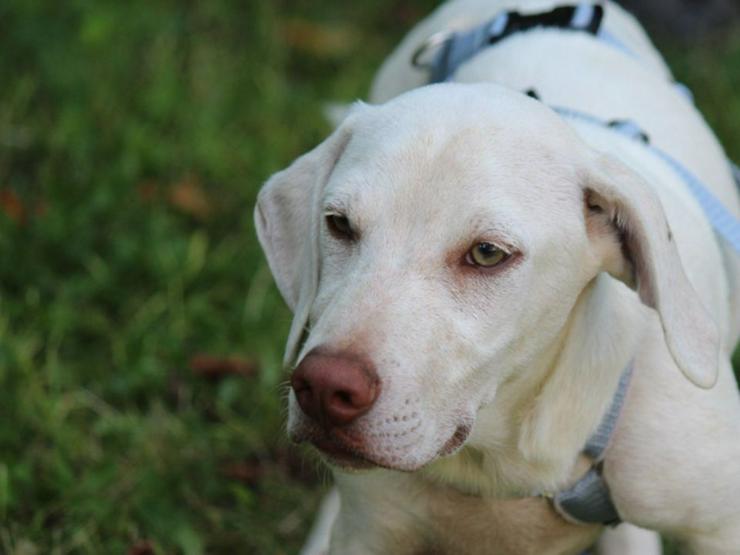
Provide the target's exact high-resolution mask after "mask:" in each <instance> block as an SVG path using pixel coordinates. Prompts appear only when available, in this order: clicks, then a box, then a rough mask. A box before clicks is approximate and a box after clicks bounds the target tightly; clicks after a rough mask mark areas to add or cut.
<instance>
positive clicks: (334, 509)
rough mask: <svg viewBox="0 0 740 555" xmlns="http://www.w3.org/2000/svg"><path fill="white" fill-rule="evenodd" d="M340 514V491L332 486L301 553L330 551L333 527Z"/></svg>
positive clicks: (307, 554)
mask: <svg viewBox="0 0 740 555" xmlns="http://www.w3.org/2000/svg"><path fill="white" fill-rule="evenodd" d="M338 514H339V492H338V491H337V488H332V489H331V491H329V493H327V494H326V497H324V500H323V501H322V502H321V506H320V507H319V515H318V516H317V517H316V521H315V522H314V524H313V528H311V533H310V534H309V535H308V539H307V540H306V545H304V546H303V549H301V552H300V555H326V554H327V553H329V538H330V537H331V527H332V525H333V524H334V521H335V520H336V519H337V515H338Z"/></svg>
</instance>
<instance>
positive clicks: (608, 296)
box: [423, 274, 648, 497]
mask: <svg viewBox="0 0 740 555" xmlns="http://www.w3.org/2000/svg"><path fill="white" fill-rule="evenodd" d="M647 310H648V309H646V308H645V307H644V306H643V305H642V304H641V303H640V301H639V300H638V299H637V297H636V295H635V294H634V292H633V291H631V290H629V289H627V288H626V287H625V286H623V285H622V284H619V283H618V282H616V281H615V280H613V279H611V278H609V277H608V276H606V275H604V274H602V275H600V276H598V277H597V278H595V279H594V281H593V282H592V283H591V284H589V286H588V287H587V288H586V289H585V290H584V291H583V293H582V294H581V296H580V297H579V299H578V301H577V303H576V305H575V307H574V309H573V311H572V313H571V316H570V318H569V321H568V324H567V325H566V326H565V327H564V329H563V330H562V333H561V334H560V336H559V337H558V338H557V340H556V341H554V342H553V343H552V344H551V345H550V346H549V347H548V348H547V349H546V351H545V352H543V353H542V354H541V356H540V357H539V359H538V361H535V363H534V364H531V365H529V366H528V367H527V368H526V369H522V371H521V376H522V377H520V378H519V379H514V380H510V381H509V382H507V383H504V384H502V385H501V386H500V387H499V390H498V392H497V394H496V399H495V401H494V402H492V403H490V404H489V405H488V406H485V407H483V408H482V409H481V410H480V411H479V414H478V420H477V423H476V427H475V429H474V432H473V435H472V437H471V440H470V441H469V442H468V444H467V446H466V447H464V448H463V449H462V450H461V451H460V452H458V453H457V454H455V455H454V456H451V457H446V458H443V459H439V460H438V461H436V462H435V463H433V464H432V465H430V466H429V467H427V468H426V469H425V470H424V472H423V476H424V479H429V480H433V481H437V482H441V483H443V484H446V485H449V486H452V487H453V488H455V489H458V490H460V491H462V492H465V493H468V494H474V495H484V496H493V497H522V496H527V495H533V494H537V493H548V492H554V491H558V490H560V489H562V488H563V487H564V486H566V485H569V484H570V483H572V482H573V481H574V478H576V477H577V475H578V471H579V470H581V469H580V467H578V466H577V464H578V461H579V459H580V458H581V457H580V455H581V451H582V449H583V446H584V445H585V443H586V441H587V440H588V438H589V436H590V435H591V434H592V433H593V431H594V430H595V428H596V427H597V426H598V425H599V422H600V421H601V418H602V417H603V415H604V413H605V412H606V411H607V409H608V407H609V406H610V404H611V401H612V399H613V397H614V394H615V392H616V390H617V387H618V385H617V384H618V382H619V378H620V376H621V374H622V371H623V370H624V368H625V367H626V366H627V364H628V363H629V361H630V360H631V359H632V358H633V356H634V353H635V351H636V349H637V345H638V343H639V338H640V335H641V330H642V329H643V324H644V322H645V321H646V316H647V313H646V311H647Z"/></svg>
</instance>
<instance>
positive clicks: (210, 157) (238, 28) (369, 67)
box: [0, 0, 740, 555]
mask: <svg viewBox="0 0 740 555" xmlns="http://www.w3.org/2000/svg"><path fill="white" fill-rule="evenodd" d="M434 4H435V2H432V1H431V0H426V1H422V0H382V1H379V2H373V3H348V2H340V1H339V0H331V1H328V2H323V3H322V7H321V8H319V9H317V7H316V6H315V3H314V2H308V1H307V0H301V1H292V2H290V4H289V3H288V2H287V0H282V1H276V2H256V1H255V2H246V3H245V2H237V1H231V2H228V1H216V2H200V3H195V2H172V1H165V0H155V1H146V2H145V1H143V0H131V1H129V2H112V1H105V2H85V1H82V0H74V1H70V2H64V3H62V2H51V1H46V2H45V1H41V0H34V1H28V0H5V1H4V2H2V3H0V52H2V55H1V56H0V83H2V84H3V85H2V87H0V553H8V554H18V555H20V554H21V553H24V554H25V553H34V552H35V553H39V554H41V553H53V554H60V555H61V554H66V553H89V554H98V553H126V552H127V551H128V550H129V549H130V548H131V547H132V546H133V545H134V544H136V543H137V542H141V541H143V540H148V541H149V542H150V546H151V549H152V550H153V552H155V553H184V554H186V555H195V554H198V553H206V552H207V553H261V554H262V553H264V554H273V553H274V554H279V553H292V552H294V551H295V550H296V549H297V547H298V546H299V545H300V543H301V540H302V539H303V537H304V535H305V533H306V528H307V526H308V523H309V522H310V519H311V516H312V513H313V511H314V509H315V506H316V503H317V500H318V498H319V495H320V492H321V491H322V489H323V485H322V484H324V483H325V482H326V478H325V474H324V472H323V471H321V470H318V466H317V464H316V462H315V461H314V460H313V459H312V458H311V457H310V456H306V455H305V454H304V453H303V452H302V451H299V452H296V451H295V450H294V449H293V448H292V447H291V446H290V445H289V444H288V442H287V441H286V440H285V439H284V432H283V418H284V414H283V411H284V407H283V402H282V399H283V397H284V393H285V389H284V381H285V376H284V374H283V373H282V371H281V367H280V359H281V349H282V344H283V340H284V337H285V335H286V332H287V327H288V324H289V320H290V315H289V313H288V311H287V309H286V308H285V307H284V305H283V304H282V301H281V300H280V298H279V296H278V294H277V292H276V290H275V288H274V286H273V285H272V280H271V277H270V275H269V272H268V270H267V267H266V264H265V262H264V259H263V257H262V255H261V253H260V250H259V247H258V245H257V242H256V239H255V236H254V230H253V227H252V220H251V211H252V207H253V203H254V198H255V195H256V192H257V190H258V188H259V186H260V185H261V183H262V182H263V181H264V179H265V178H266V177H267V176H269V175H270V174H271V173H272V172H274V171H276V170H278V169H280V168H281V167H283V166H285V165H286V164H287V163H289V162H290V161H291V160H292V159H293V158H294V157H296V156H297V155H299V154H300V153H302V152H304V151H305V150H307V149H308V148H310V147H311V146H313V145H314V144H316V143H317V142H318V141H319V140H320V139H321V138H322V137H323V136H324V135H325V134H326V132H327V131H328V127H327V125H326V123H325V122H324V121H323V119H322V116H321V109H322V103H323V102H324V101H326V100H328V99H329V100H331V99H334V100H351V99H354V98H361V97H363V96H364V95H365V92H366V91H367V87H368V85H369V82H370V78H371V76H372V73H373V71H374V69H375V68H376V67H377V65H378V64H379V63H380V61H381V60H382V59H383V57H384V55H386V54H387V53H388V52H389V50H390V48H391V47H392V46H393V45H394V44H395V43H396V42H397V41H398V40H399V38H400V37H401V36H402V34H403V32H404V31H405V30H407V29H408V28H410V26H411V25H412V23H413V22H414V21H416V20H417V19H418V18H419V17H421V16H422V15H423V14H425V13H427V12H428V11H429V10H430V9H431V8H432V7H433V5H434ZM671 52H672V59H673V61H674V62H675V67H676V69H677V71H678V74H679V76H680V77H681V78H682V79H684V80H685V81H687V82H688V83H689V85H691V86H692V88H693V89H694V91H695V92H696V93H697V99H698V102H699V104H700V106H701V107H702V108H703V109H704V110H705V112H706V113H707V116H708V118H709V120H710V122H711V123H712V124H713V125H714V126H715V128H716V129H717V131H718V133H719V134H720V135H721V137H722V139H723V140H724V142H725V144H726V145H727V147H728V149H729V151H730V153H732V154H733V155H734V156H735V157H736V158H740V94H739V93H738V92H737V91H739V90H740V73H738V72H737V69H736V68H738V67H740V33H735V34H734V35H731V36H729V37H728V38H725V39H722V40H717V41H715V42H714V43H711V44H707V45H704V46H701V47H698V48H693V47H692V48H691V49H690V51H687V52H681V49H680V48H678V47H674V48H673V49H672V51H671ZM733 68H734V70H733ZM201 352H205V353H210V354H212V355H216V356H236V357H238V358H240V359H241V360H243V361H246V362H250V363H254V364H256V365H257V366H258V370H257V371H256V372H254V373H252V374H250V375H249V376H247V377H245V376H243V375H234V376H227V377H224V378H222V379H206V378H204V377H202V376H200V375H198V374H197V373H196V372H194V370H193V369H192V367H191V366H192V364H191V359H192V357H193V356H194V355H195V354H197V353H201ZM140 547H142V548H143V544H141V546H140ZM34 549H35V550H36V551H33V550H34Z"/></svg>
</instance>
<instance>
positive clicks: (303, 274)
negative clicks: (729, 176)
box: [257, 85, 711, 470]
mask: <svg viewBox="0 0 740 555" xmlns="http://www.w3.org/2000/svg"><path fill="white" fill-rule="evenodd" d="M596 158H597V157H596V156H595V154H594V153H593V152H591V151H590V150H589V149H588V148H587V147H586V146H585V145H584V144H582V143H581V142H580V141H579V140H578V139H577V137H576V136H575V135H574V133H573V132H572V131H571V130H570V128H569V127H568V126H566V125H565V123H564V122H562V121H561V120H560V119H559V118H558V117H557V116H556V115H554V114H553V113H552V112H550V111H549V110H548V109H547V108H545V107H544V106H542V105H540V104H539V103H538V102H536V101H534V100H531V99H529V98H526V97H525V96H523V95H519V94H517V93H514V92H511V91H507V90H504V89H501V88H498V87H494V86H472V87H471V86H460V85H445V86H434V87H427V88H424V89H420V90H417V91H414V92H412V93H409V94H406V95H404V96H402V97H400V98H399V99H397V100H394V101H392V102H390V103H388V104H386V105H383V106H380V107H358V108H357V109H356V110H355V111H354V112H353V113H352V114H351V115H350V116H349V118H348V119H347V120H346V121H345V123H344V124H343V125H342V126H341V127H340V128H339V129H338V130H337V131H336V132H335V133H334V134H333V135H332V137H330V138H329V139H328V140H327V141H326V142H325V143H323V144H322V145H321V146H319V147H318V148H317V149H316V150H314V151H312V152H311V153H309V154H308V155H306V156H304V157H303V158H301V159H299V160H298V161H297V162H296V163H295V164H294V165H293V166H291V167H290V168H289V169H287V170H285V171H284V172H281V173H280V174H277V175H276V176H275V177H273V179H272V180H271V181H270V182H268V184H267V186H266V187H265V189H264V191H263V192H262V194H261V197H260V202H259V206H258V210H257V223H258V232H259V233H260V238H261V240H262V243H263V245H264V247H265V250H266V252H267V254H268V260H269V262H270V266H271V268H272V270H273V272H274V274H275V276H276V279H277V281H278V285H279V286H280V289H281V291H282V293H283V295H284V297H285V298H286V300H287V302H288V303H289V304H290V305H291V307H292V308H293V309H294V310H295V312H296V322H295V323H294V329H293V331H292V337H291V340H290V341H289V351H291V350H293V349H294V348H295V345H296V344H297V342H298V341H299V339H300V338H301V336H302V335H304V326H307V328H306V330H307V332H306V333H305V336H306V337H305V343H304V344H303V347H302V348H301V349H300V353H299V355H298V356H297V358H296V360H297V361H298V365H297V367H296V369H295V371H294V373H293V377H292V386H293V387H292V391H291V394H290V401H289V402H290V412H289V422H288V427H289V432H290V434H291V436H292V437H293V438H295V439H297V440H309V441H312V442H313V443H315V444H316V445H317V446H318V447H319V448H320V449H322V450H323V451H324V452H326V453H327V454H328V455H329V456H330V457H331V458H332V459H333V460H334V461H336V462H337V463H339V464H343V465H347V466H361V465H362V464H364V463H370V464H373V465H380V466H385V467H389V468H395V469H401V470H414V469H417V468H420V467H421V466H423V465H425V464H427V463H428V462H430V461H432V460H434V459H436V458H437V457H439V456H444V455H447V454H450V453H452V452H454V451H455V450H456V449H458V448H459V447H460V446H461V445H462V444H463V443H464V442H465V441H466V439H467V438H468V436H469V434H470V432H471V430H472V429H473V426H474V424H475V422H476V416H477V415H478V413H479V410H480V409H481V407H484V406H487V405H490V404H492V403H496V402H499V399H498V398H497V393H498V392H499V391H501V389H502V386H503V385H505V384H510V383H513V382H517V381H526V380H527V379H528V376H530V375H531V374H532V372H534V369H535V368H537V367H538V366H541V365H542V364H543V361H548V360H552V357H553V356H555V355H556V353H555V352H554V350H556V349H557V346H558V345H559V342H561V341H562V336H563V333H564V329H565V327H566V323H567V322H568V319H569V316H570V314H571V312H572V310H573V307H574V305H575V304H576V301H577V299H578V298H579V295H580V294H581V293H582V291H583V290H584V288H585V287H586V286H587V284H588V283H589V282H590V281H592V280H593V278H594V277H595V276H596V275H597V274H598V273H599V272H602V271H608V272H610V273H611V274H613V275H615V276H617V277H619V278H620V279H626V280H630V279H632V277H633V275H634V276H635V278H636V279H637V281H639V283H640V293H641V296H642V297H643V299H644V300H645V301H646V302H647V303H649V304H651V305H652V306H656V307H658V308H659V309H660V308H661V304H660V303H661V302H662V299H664V298H667V297H670V296H671V295H670V294H664V293H662V292H659V291H658V290H659V288H660V282H661V280H665V279H669V280H671V281H675V280H676V279H677V278H676V275H677V274H680V276H679V278H681V277H683V273H682V272H681V268H680V263H679V262H678V259H677V256H676V255H675V248H673V247H672V245H671V244H670V240H669V238H668V233H667V228H666V226H665V222H664V220H663V217H662V213H660V208H659V205H656V202H657V201H656V200H655V199H654V198H652V197H650V196H649V192H646V191H647V188H646V187H644V186H643V184H641V183H640V184H638V185H634V183H633V185H631V187H632V189H633V191H632V193H631V196H632V197H633V198H624V197H622V196H620V195H621V193H619V192H618V191H617V188H616V187H615V186H614V185H613V183H612V182H611V181H610V180H611V177H610V176H608V175H605V174H604V171H603V168H601V172H600V173H599V171H598V170H596V169H595V165H596ZM615 171H617V173H619V172H622V168H619V169H617V170H615ZM597 174H598V175H597ZM626 175H627V177H625V178H624V179H626V180H630V181H631V182H634V181H635V177H634V176H632V175H629V174H626ZM626 187H627V188H628V189H629V187H630V186H626ZM635 188H636V189H635ZM635 191H636V192H635ZM635 195H638V196H641V198H638V199H635V198H634V196H635ZM645 195H647V196H645ZM635 202H639V203H643V204H646V206H643V207H635V206H634V203H635ZM646 210H647V213H645V211H646ZM646 214H647V215H646ZM648 220H649V221H648ZM651 235H655V239H654V240H653V239H650V238H649V237H650V236H651ZM658 236H659V237H658ZM625 253H626V255H625ZM658 258H660V260H661V261H662V263H661V266H662V268H661V271H659V272H656V271H655V270H654V267H655V264H653V263H652V262H654V260H653V259H655V260H657V259H658ZM666 260H667V261H668V263H665V261H666ZM655 263H656V264H657V262H655ZM633 266H634V267H633ZM666 271H667V272H668V273H669V274H670V275H669V278H664V277H662V276H663V275H664V272H666ZM679 281H680V279H679ZM683 281H684V282H685V278H683ZM685 286H686V287H689V286H688V284H686V285H685ZM679 294H680V293H679ZM689 296H691V295H689ZM664 304H665V303H664ZM668 304H669V306H670V307H671V309H672V306H673V305H672V304H671V303H670V299H668ZM664 324H665V319H664ZM679 328H680V325H679ZM666 330H667V332H669V331H675V330H676V326H675V325H674V322H669V323H668V324H667V325H666ZM675 333H676V334H679V335H680V334H682V333H683V331H682V330H681V329H678V330H677V331H675ZM670 335H671V334H670V333H667V336H669V337H668V338H669V343H670ZM676 350H678V349H674V354H675V352H676ZM676 356H677V359H678V358H680V356H681V353H679V354H677V355H676ZM708 356H711V354H710V355H708ZM691 364H692V363H691V361H689V362H688V363H685V364H680V365H681V367H682V369H684V370H685V371H686V372H687V373H688V374H691V372H692V368H693V367H692V368H688V369H686V368H687V367H689V366H691ZM697 379H700V378H697Z"/></svg>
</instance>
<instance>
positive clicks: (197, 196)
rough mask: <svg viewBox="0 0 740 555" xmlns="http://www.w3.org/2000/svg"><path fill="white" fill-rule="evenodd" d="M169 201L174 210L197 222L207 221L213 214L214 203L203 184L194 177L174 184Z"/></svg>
mask: <svg viewBox="0 0 740 555" xmlns="http://www.w3.org/2000/svg"><path fill="white" fill-rule="evenodd" d="M167 200H168V201H169V203H170V204H171V205H172V206H173V207H174V208H176V209H177V210H179V211H180V212H183V213H184V214H187V215H188V216H192V217H194V218H195V219H197V220H207V219H208V218H209V217H210V216H211V215H212V214H213V202H212V201H211V199H210V198H209V197H208V195H207V194H206V191H205V189H203V185H202V184H201V182H200V181H199V180H198V179H197V178H195V177H194V176H192V175H187V176H185V177H183V178H182V179H181V180H179V181H178V182H176V183H174V184H172V185H171V186H170V187H169V190H168V193H167Z"/></svg>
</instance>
